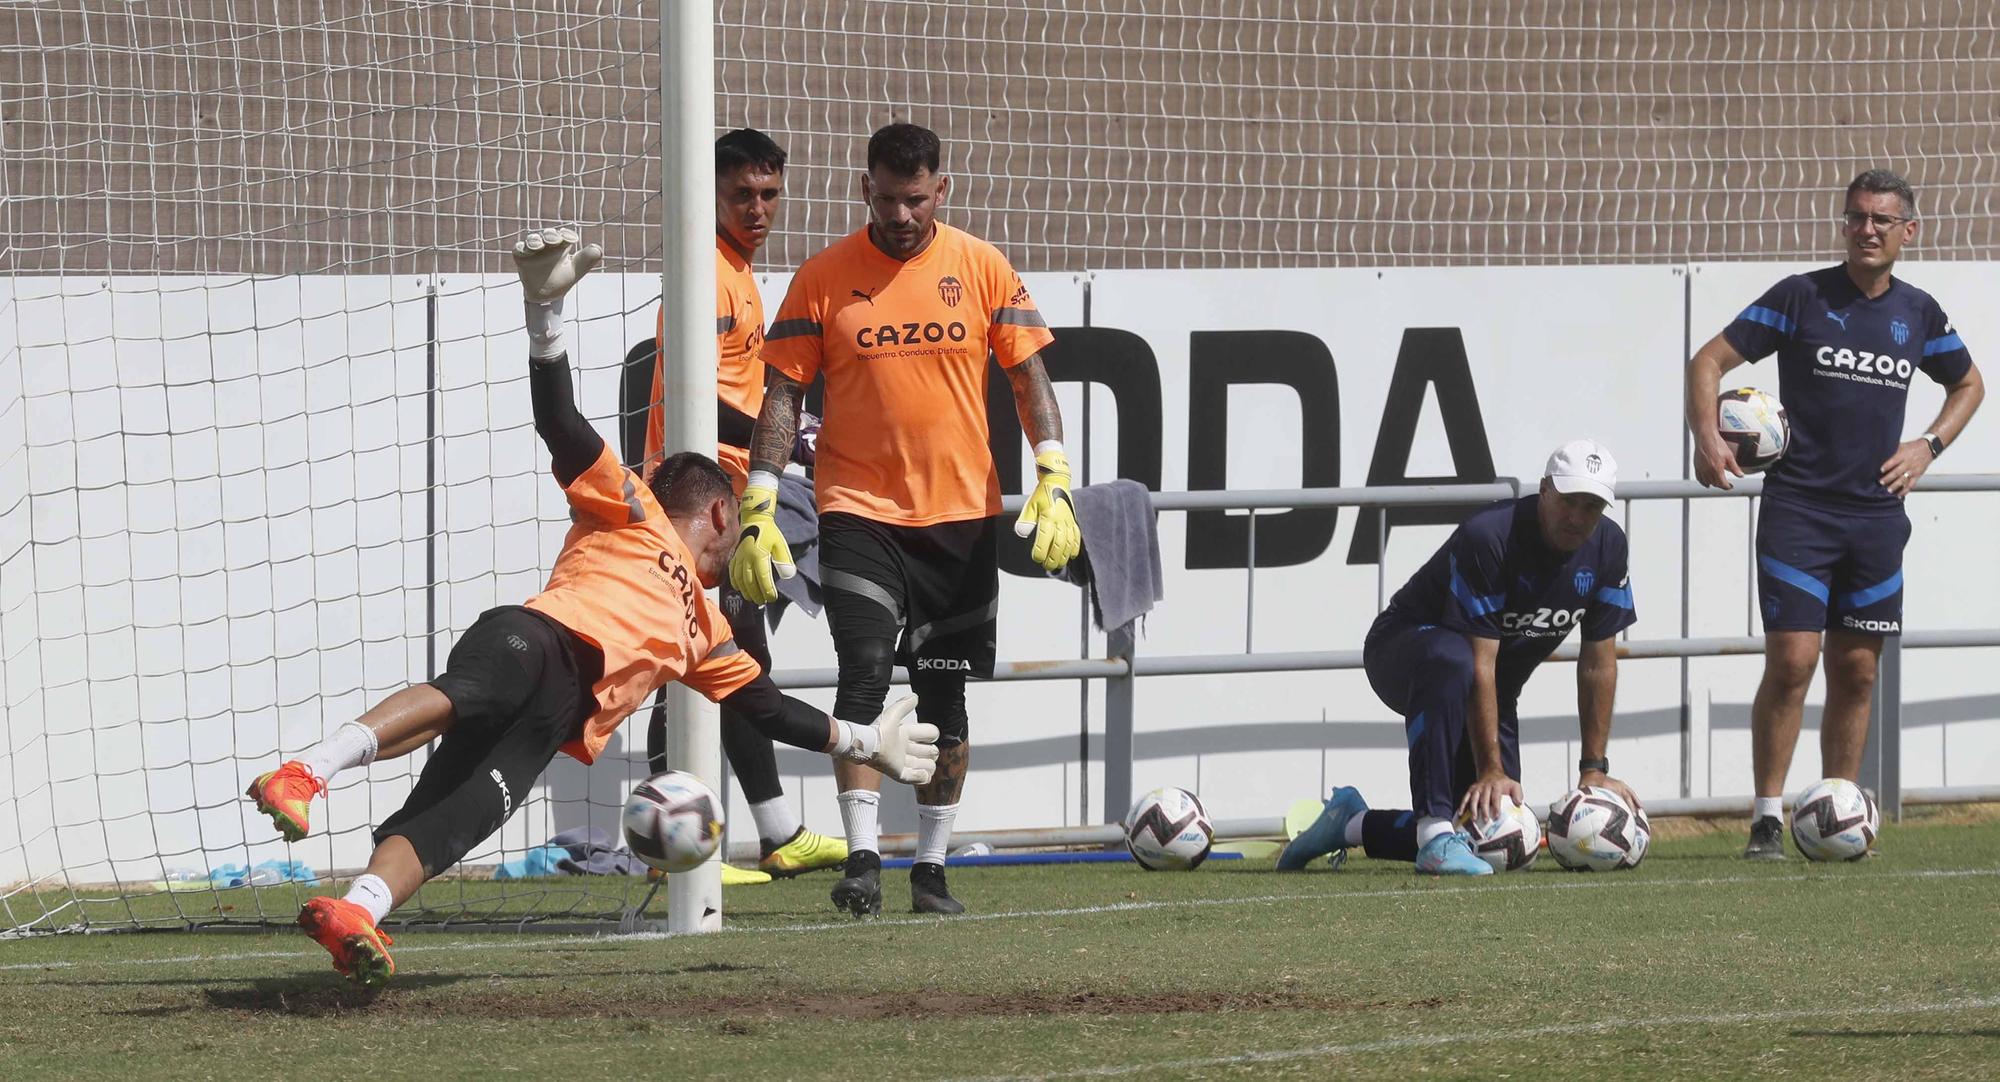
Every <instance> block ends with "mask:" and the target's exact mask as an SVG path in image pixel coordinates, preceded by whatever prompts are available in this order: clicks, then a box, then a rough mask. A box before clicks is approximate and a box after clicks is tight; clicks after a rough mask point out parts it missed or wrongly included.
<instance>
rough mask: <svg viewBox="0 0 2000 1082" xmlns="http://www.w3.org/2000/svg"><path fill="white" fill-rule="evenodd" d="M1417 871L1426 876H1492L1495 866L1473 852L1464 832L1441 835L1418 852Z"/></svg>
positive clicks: (1469, 838)
mask: <svg viewBox="0 0 2000 1082" xmlns="http://www.w3.org/2000/svg"><path fill="white" fill-rule="evenodd" d="M1417 871H1418V872H1420V873H1421V874H1424V875H1492V874H1493V865H1491V864H1488V863H1486V861H1484V860H1482V859H1480V857H1479V854H1477V853H1474V852H1473V851H1472V838H1471V837H1470V836H1469V835H1467V834H1466V833H1465V832H1464V831H1462V830H1459V831H1453V832H1452V833H1450V834H1440V835H1438V836H1437V837H1435V838H1432V839H1431V840H1430V844H1428V845H1426V846H1424V847H1423V848H1422V849H1419V850H1417Z"/></svg>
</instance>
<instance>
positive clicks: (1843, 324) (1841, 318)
mask: <svg viewBox="0 0 2000 1082" xmlns="http://www.w3.org/2000/svg"><path fill="white" fill-rule="evenodd" d="M1826 318H1828V319H1830V320H1833V321H1834V322H1835V323H1838V324H1840V329H1841V330H1843V331H1844V330H1846V329H1847V316H1845V315H1844V314H1842V313H1840V312H1828V313H1827V314H1826Z"/></svg>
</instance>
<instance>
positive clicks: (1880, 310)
mask: <svg viewBox="0 0 2000 1082" xmlns="http://www.w3.org/2000/svg"><path fill="white" fill-rule="evenodd" d="M1841 223H1842V224H1841V231H1842V235H1843V236H1844V237H1845V238H1846V242H1847V258H1846V260H1845V262H1843V263H1842V264H1841V265H1839V266H1834V267H1828V268H1826V269H1824V270H1817V271H1813V272H1812V273H1810V274H1795V275H1792V276H1791V277H1789V278H1786V279H1785V280H1784V281H1782V282H1779V283H1778V284H1777V285H1775V286H1772V287H1771V288H1770V289H1769V290H1768V291H1766V292H1765V294H1764V295H1763V296H1762V297H1759V298H1757V301H1756V303H1755V304H1752V305H1751V306H1750V307H1748V308H1745V309H1744V310H1743V312H1742V314H1741V315H1738V316H1737V317H1736V319H1735V320H1734V321H1732V322H1731V323H1730V324H1729V326H1727V327H1724V328H1723V329H1722V333H1720V334H1718V335H1716V336H1715V337H1714V338H1712V339H1709V341H1708V343H1707V344H1706V345H1704V346H1702V347H1701V348H1700V349H1699V350H1697V351H1695V355H1694V357H1693V358H1692V359H1690V360H1689V361H1688V364H1687V399H1686V408H1687V424H1688V430H1689V431H1690V432H1691V433H1693V435H1694V448H1695V452H1694V473H1695V478H1696V479H1697V480H1699V481H1700V482H1701V483H1702V484H1704V485H1707V486H1709V487H1711V488H1725V489H1726V488H1729V487H1730V483H1729V477H1730V475H1731V474H1735V475H1737V476H1741V475H1742V473H1743V470H1742V468H1741V467H1740V466H1739V465H1738V464H1737V462H1736V459H1735V458H1734V456H1733V455H1732V454H1731V452H1730V449H1729V447H1728V445H1727V444H1725V443H1724V441H1723V439H1722V436H1721V433H1720V432H1719V431H1718V430H1717V425H1716V394H1717V391H1718V389H1719V388H1720V387H1721V384H1722V374H1723V373H1725V372H1728V371H1729V370H1731V369H1733V368H1735V367H1736V366H1738V365H1740V364H1742V363H1744V362H1745V361H1756V360H1758V359H1761V358H1763V357H1766V356H1769V355H1770V354H1772V353H1774V352H1775V353H1776V354H1777V355H1778V388H1779V393H1778V397H1779V398H1781V399H1782V400H1783V401H1784V403H1785V409H1786V414H1787V416H1788V417H1789V419H1790V421H1791V427H1792V440H1791V446H1790V448H1789V449H1788V450H1787V451H1786V453H1785V457H1784V458H1782V459H1780V460H1779V461H1778V463H1777V465H1775V466H1773V467H1772V468H1771V471H1770V474H1769V475H1768V477H1767V478H1766V480H1765V482H1764V508H1763V514H1762V515H1761V516H1760V517H1759V519H1758V521H1757V596H1758V601H1759V605H1760V608H1761V609H1762V611H1763V614H1764V679H1763V681H1762V682H1761V683H1760V684H1759V685H1758V686H1757V698H1756V700H1755V702H1754V703H1753V704H1752V706H1751V708H1750V732H1751V745H1750V746H1751V763H1752V769H1753V770H1754V772H1755V774H1756V784H1757V797H1756V805H1755V808H1754V810H1753V813H1752V818H1751V825H1750V844H1749V845H1748V846H1747V847H1746V848H1745V849H1744V850H1743V855H1744V856H1745V857H1746V858H1749V859H1753V860H1783V859H1785V841H1784V805H1783V797H1782V795H1781V794H1782V793H1783V791H1784V784H1785V774H1786V772H1787V771H1789V770H1790V769H1791V765H1792V750H1793V748H1794V747H1796V746H1797V744H1798V741H1799V723H1800V716H1801V714H1802V713H1803V712H1804V708H1805V698H1806V688H1807V686H1808V685H1810V684H1811V683H1812V675H1813V667H1814V664H1815V662H1816V661H1817V660H1818V659H1819V658H1820V657H1821V656H1822V655H1823V656H1824V657H1825V665H1826V709H1825V712H1824V714H1823V716H1822V719H1821V722H1820V762H1821V767H1820V769H1821V772H1822V773H1823V774H1824V775H1826V776H1828V777H1837V778H1846V779H1848V780H1850V781H1853V780H1855V779H1857V778H1858V777H1859V776H1860V773H1861V752H1862V749H1863V747H1864V746H1865V745H1866V744H1867V741H1868V708H1869V700H1870V695H1871V692H1872V691H1873V690H1874V687H1875V671H1876V666H1877V664H1878V663H1879V662H1880V660H1881V657H1882V642H1883V640H1884V639H1885V638H1887V637H1889V636H1892V635H1900V634H1902V630H1903V546H1904V545H1905V544H1907V543H1908V541H1909V539H1910V519H1909V516H1908V515H1906V514H1904V513H1903V504H1902V500H1903V497H1905V496H1907V495H1909V493H1910V490H1911V489H1912V488H1913V487H1915V485H1916V483H1917V480H1918V479H1919V478H1921V477H1922V476H1923V475H1924V471H1925V470H1927V469H1929V468H1930V464H1931V463H1932V462H1933V461H1935V460H1936V459H1937V457H1938V456H1939V455H1941V454H1943V453H1944V450H1945V448H1946V447H1948V446H1950V445H1951V443H1952V442H1953V441H1954V440H1956V439H1957V438H1958V434H1959V433H1960V432H1961V431H1962V430H1964V428H1965V425H1966V422H1967V421H1970V420H1971V419H1972V414H1973V411H1974V410H1976V409H1978V408H1979V401H1980V399H1982V398H1984V397H1985V395H1986V387H1985V383H1984V381H1983V380H1982V379H1981V378H1980V375H1979V369H1978V368H1977V367H1976V366H1975V365H1974V364H1973V363H1972V356H1971V354H1969V353H1968V352H1966V348H1965V343H1964V342H1962V341H1960V340H1959V337H1958V333H1957V331H1955V330H1954V329H1953V328H1952V325H1951V320H1950V319H1948V318H1947V317H1946V316H1945V314H1944V309H1943V308H1941V307H1939V306H1938V303H1937V301H1935V300H1933V299H1932V298H1931V295H1930V294H1928V293H1925V292H1924V291H1923V290H1921V289H1918V288H1917V287H1915V286H1913V285H1910V284H1909V283H1908V282H1904V281H1901V280H1899V279H1897V278H1895V277H1894V276H1893V274H1892V273H1891V272H1892V271H1893V269H1894V268H1895V265H1896V258H1897V256H1898V255H1899V254H1901V252H1902V250H1903V245H1905V244H1907V243H1909V242H1910V241H1912V240H1914V239H1916V235H1917V197H1916V194H1915V193H1914V192H1912V191H1911V190H1910V185H1909V182H1908V181H1906V180H1904V179H1903V178H1902V177H1899V176H1897V175H1896V174H1895V173H1892V172H1890V171H1888V170H1886V169H1870V170H1868V171H1867V172H1865V173H1862V174H1861V175H1860V176H1858V177H1855V178H1854V181H1853V183H1851V184H1849V185H1848V186H1847V205H1846V208H1845V210H1844V211H1843V213H1842V215H1841ZM1919 371H1921V372H1922V373H1923V374H1924V375H1925V376H1928V377H1929V378H1931V379H1932V380H1935V381H1936V382H1938V383H1940V384H1943V385H1944V387H1945V388H1946V391H1945V400H1944V406H1943V408H1942V409H1940V410H1939V411H1938V415H1937V418H1936V420H1934V421H1932V422H1931V425H1930V427H1929V428H1928V429H1927V430H1925V431H1924V433H1923V434H1922V435H1920V436H1918V437H1916V438H1914V439H1909V440H1904V439H1902V438H1901V433H1902V429H1903V411H1904V405H1905V403H1906V402H1907V401H1908V399H1909V390H1910V377H1911V376H1912V375H1913V374H1915V373H1916V372H1919ZM1822 637H1823V638H1824V642H1822Z"/></svg>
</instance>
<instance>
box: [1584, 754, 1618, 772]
mask: <svg viewBox="0 0 2000 1082" xmlns="http://www.w3.org/2000/svg"><path fill="white" fill-rule="evenodd" d="M1593 770H1595V771H1597V772H1598V773H1600V774H1609V773H1611V760H1610V759H1609V758H1608V757H1607V758H1599V759H1578V760H1577V761H1576V772H1577V773H1579V774H1588V773H1590V772H1591V771H1593Z"/></svg>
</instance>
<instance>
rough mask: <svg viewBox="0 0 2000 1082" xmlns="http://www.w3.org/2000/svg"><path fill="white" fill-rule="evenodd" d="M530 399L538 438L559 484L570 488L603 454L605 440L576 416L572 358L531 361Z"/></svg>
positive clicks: (582, 419) (562, 357) (529, 370)
mask: <svg viewBox="0 0 2000 1082" xmlns="http://www.w3.org/2000/svg"><path fill="white" fill-rule="evenodd" d="M528 398H529V400H530V401H532V402H533V403H534V407H535V434H536V435H539V436H540V437H542V442H543V443H545V444H547V445H548V448H549V457H550V459H551V460H552V462H553V465H554V468H555V475H556V481H557V483H559V484H561V485H562V486H563V487H564V488H568V487H569V486H570V483H571V482H572V481H575V480H576V479H577V478H578V477H581V476H583V471H585V470H587V469H589V468H590V464H591V463H593V462H596V461H597V458H598V456H599V455H601V454H603V453H604V437H602V436H600V435H598V434H597V430H596V429H594V428H592V427H590V422H589V421H587V420H585V419H584V416H583V414H581V413H579V412H577V409H576V391H575V389H574V386H573V385H572V384H571V382H570V375H569V354H567V353H565V354H563V355H562V356H560V357H556V358H554V359H552V360H547V361H540V360H536V359H534V358H532V357H530V358H529V359H528Z"/></svg>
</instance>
